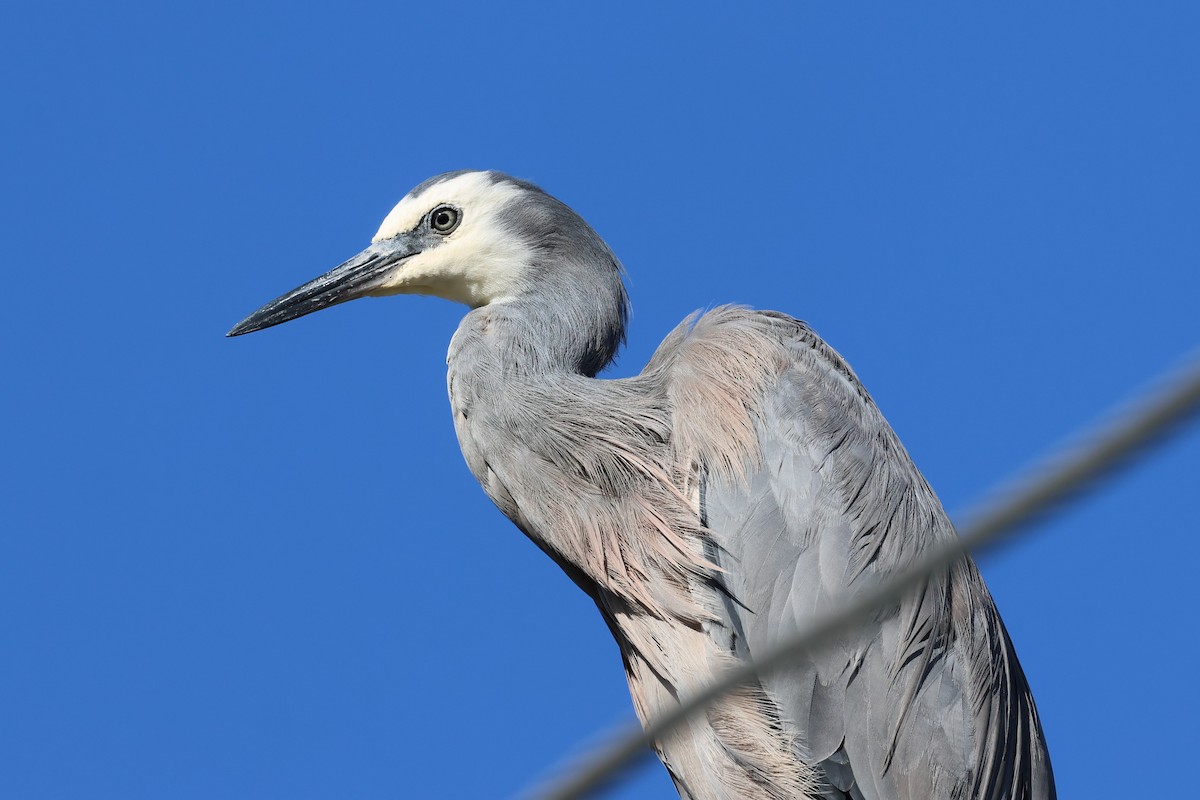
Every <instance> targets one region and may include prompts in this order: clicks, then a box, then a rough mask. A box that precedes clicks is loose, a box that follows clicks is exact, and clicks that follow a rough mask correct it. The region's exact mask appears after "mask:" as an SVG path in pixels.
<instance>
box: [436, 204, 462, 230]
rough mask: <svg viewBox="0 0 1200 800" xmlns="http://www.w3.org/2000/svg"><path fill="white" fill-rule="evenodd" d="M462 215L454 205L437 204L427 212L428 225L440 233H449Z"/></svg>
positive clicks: (455, 226)
mask: <svg viewBox="0 0 1200 800" xmlns="http://www.w3.org/2000/svg"><path fill="white" fill-rule="evenodd" d="M460 219H462V215H461V214H459V213H458V209H457V208H455V207H454V206H438V207H437V208H435V209H434V210H433V211H431V212H429V227H431V228H433V229H434V230H435V231H437V232H438V233H441V234H446V233H450V232H451V231H453V230H454V229H455V228H457V227H458V222H459V220H460Z"/></svg>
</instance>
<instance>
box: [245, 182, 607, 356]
mask: <svg viewBox="0 0 1200 800" xmlns="http://www.w3.org/2000/svg"><path fill="white" fill-rule="evenodd" d="M606 274H607V282H608V283H609V284H611V282H612V280H613V279H615V283H616V289H612V288H611V285H610V286H609V287H608V289H607V291H606V292H602V294H604V293H607V294H610V295H612V296H613V297H614V300H615V302H616V303H618V304H623V303H624V302H625V295H624V288H623V287H622V286H621V282H620V266H619V264H618V263H617V261H616V259H615V258H614V257H613V255H612V253H611V252H610V251H609V249H608V247H607V246H606V245H605V244H604V242H603V241H602V240H601V239H600V237H599V236H598V235H596V233H595V232H594V231H593V230H592V229H591V227H590V226H588V224H587V223H586V222H584V221H583V220H582V219H581V218H580V217H579V216H578V215H577V214H575V212H573V211H572V210H571V209H570V208H568V207H567V206H566V205H565V204H563V203H562V202H560V201H558V200H556V199H555V198H553V197H551V196H550V195H548V194H546V193H545V192H543V191H542V190H540V189H538V188H537V187H536V186H533V185H532V184H529V183H526V182H524V181H520V180H517V179H515V178H510V177H509V176H507V175H503V174H501V173H498V172H477V171H463V172H448V173H445V174H443V175H438V176H436V177H433V178H430V179H429V180H427V181H425V182H424V183H422V184H421V185H419V186H417V187H416V188H415V189H413V190H412V191H411V192H409V193H408V194H407V195H406V196H405V197H404V199H402V200H401V201H400V202H399V203H398V204H397V205H396V207H395V208H393V209H392V211H391V213H389V214H388V215H387V217H386V218H385V219H384V220H383V224H382V225H380V227H379V232H378V233H376V234H375V237H374V239H372V243H371V245H370V247H368V248H367V249H365V250H363V251H362V252H361V253H359V254H358V255H356V256H354V257H353V258H351V259H350V260H349V261H346V262H345V263H343V264H341V265H340V266H338V267H335V268H334V269H332V270H330V271H329V272H327V273H325V274H324V275H322V276H320V277H319V278H316V279H314V280H312V281H309V282H308V283H306V284H304V285H303V286H300V287H298V288H296V289H294V290H292V291H290V292H288V293H287V294H284V295H282V296H280V297H278V298H276V299H275V300H272V301H271V302H270V303H268V304H266V305H265V306H263V307H262V308H260V309H259V310H258V311H255V312H254V313H253V314H251V315H250V316H249V317H247V318H246V319H244V320H242V321H241V322H239V323H238V324H237V325H236V326H234V328H233V330H231V331H229V333H228V335H229V336H238V335H241V334H243V333H250V332H251V331H257V330H261V329H263V328H269V327H271V326H272V325H278V324H280V323H282V322H287V321H289V320H292V319H296V318H297V317H301V316H304V315H305V314H310V313H312V312H314V311H319V310H321V309H323V308H327V307H329V306H332V305H336V304H338V303H344V302H346V301H347V300H353V299H355V298H358V297H381V296H385V295H393V294H425V295H433V296H436V297H442V298H445V299H447V300H453V301H455V302H459V303H464V304H466V305H467V306H470V307H471V308H479V307H480V306H485V305H489V304H491V303H496V302H502V301H505V300H511V299H516V298H519V297H522V296H527V295H529V294H531V293H534V292H537V291H543V292H544V291H546V290H547V287H551V288H557V289H558V290H559V293H560V295H565V294H573V293H578V292H580V290H582V291H584V292H587V291H589V283H596V284H597V285H599V284H600V283H601V282H602V281H604V280H605V278H606ZM590 296H591V297H593V298H594V297H596V296H597V292H595V291H590ZM622 309H623V305H622ZM621 316H622V317H623V316H624V314H623V311H622V314H621Z"/></svg>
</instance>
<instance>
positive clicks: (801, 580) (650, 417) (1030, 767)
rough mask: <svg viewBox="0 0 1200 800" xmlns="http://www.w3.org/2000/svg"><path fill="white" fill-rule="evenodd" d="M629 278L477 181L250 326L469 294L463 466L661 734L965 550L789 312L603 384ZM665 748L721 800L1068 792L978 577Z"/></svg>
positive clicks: (426, 199)
mask: <svg viewBox="0 0 1200 800" xmlns="http://www.w3.org/2000/svg"><path fill="white" fill-rule="evenodd" d="M621 274H622V271H621V267H620V264H619V263H618V261H617V259H616V257H615V256H614V255H613V254H612V252H611V251H610V250H609V248H608V246H607V245H605V243H604V242H603V241H602V240H601V239H600V237H599V236H598V235H597V234H596V233H595V231H593V230H592V228H591V227H589V226H588V224H587V223H586V222H584V221H583V220H582V219H581V218H580V217H579V216H578V215H576V214H575V213H574V212H573V211H572V210H571V209H570V208H568V207H567V206H566V205H564V204H563V203H561V202H560V201H558V200H556V199H555V198H553V197H551V196H550V195H548V194H546V193H545V192H543V191H541V190H540V189H538V188H537V187H535V186H533V185H531V184H529V183H526V182H524V181H520V180H516V179H513V178H510V177H508V176H506V175H502V174H499V173H496V172H472V171H466V172H453V173H447V174H445V175H439V176H437V177H435V178H431V179H430V180H428V181H426V182H424V183H422V184H421V185H420V186H418V187H417V188H415V189H413V190H412V191H411V192H410V193H409V194H408V195H407V196H406V197H405V198H404V199H403V200H401V201H400V203H399V204H398V205H397V206H396V207H395V209H393V210H392V212H391V213H390V214H388V216H387V218H386V219H385V220H384V221H383V225H382V227H381V228H380V229H379V233H378V234H376V236H375V238H374V240H373V243H372V244H371V246H370V247H368V248H367V249H366V250H364V251H362V252H361V253H359V254H358V255H356V256H355V257H354V258H352V259H350V260H349V261H347V262H346V263H344V264H342V265H341V266H339V267H337V268H335V269H334V270H332V271H331V272H329V273H327V274H325V275H323V276H321V277H319V278H317V279H316V280H313V281H311V282H309V283H307V284H305V285H303V286H301V287H300V288H298V289H296V290H295V291H292V292H289V293H288V294H285V295H283V296H282V297H280V298H279V299H277V300H274V301H272V302H271V303H268V304H267V305H266V306H264V307H263V308H262V309H260V310H258V311H256V312H254V313H253V314H251V315H250V316H249V317H248V318H246V319H245V320H244V321H242V322H241V323H239V324H238V325H237V327H235V328H234V329H233V330H232V331H230V332H229V335H230V336H236V335H238V334H243V333H249V332H251V331H256V330H260V329H262V328H266V327H269V326H272V325H277V324H279V323H281V322H286V321H288V320H291V319H295V318H296V317H299V316H302V315H304V314H308V313H310V312H312V311H317V310H319V309H322V308H325V307H327V306H331V305H334V304H336V303H341V302H344V301H346V300H352V299H354V298H357V297H364V296H370V297H378V296H382V295H391V294H427V295H435V296H438V297H443V298H446V299H448V300H454V301H457V302H460V303H464V304H466V305H467V306H468V307H469V308H470V309H471V310H470V311H469V312H468V313H467V315H466V316H465V317H464V318H463V321H462V324H461V325H459V328H458V332H457V333H455V335H454V338H453V340H452V342H451V344H450V353H449V359H448V363H449V378H448V381H449V389H450V403H451V406H452V408H453V413H454V424H455V429H456V430H457V432H458V439H459V443H460V444H461V446H462V452H463V456H464V457H465V458H466V461H467V464H468V465H469V466H470V468H471V471H472V472H473V473H474V475H475V477H476V478H477V479H478V480H479V483H480V484H481V485H482V486H483V489H484V491H485V492H487V495H488V497H490V498H491V499H492V501H493V502H494V503H495V504H496V505H497V506H498V507H499V509H500V510H501V511H502V512H503V513H504V514H505V515H506V516H507V517H508V518H509V519H510V520H512V521H513V523H515V524H516V526H517V527H518V528H520V529H521V530H522V531H523V532H524V533H525V534H526V535H527V536H529V538H531V539H532V540H533V541H534V542H536V543H537V545H538V546H539V547H540V548H541V549H542V550H544V551H545V552H546V554H547V555H549V556H550V557H551V558H552V559H554V560H555V561H556V562H557V563H558V564H559V566H561V567H562V568H563V569H564V570H566V572H567V573H568V574H569V575H570V576H571V578H572V579H574V581H575V582H576V583H577V584H578V585H579V586H580V588H582V589H583V590H584V591H585V592H587V593H588V595H590V596H591V597H592V599H593V600H595V602H596V605H597V607H598V608H599V609H600V613H601V614H603V615H604V619H605V621H606V622H607V623H608V625H609V627H610V629H611V630H612V632H613V635H614V636H615V637H616V640H617V643H618V645H619V646H620V650H621V655H622V658H623V661H624V665H625V671H626V674H627V676H628V678H629V688H630V692H631V693H632V695H633V702H634V706H635V708H636V710H637V713H638V715H639V717H640V718H641V719H642V720H643V721H645V720H646V719H647V718H650V717H653V716H655V715H657V714H659V713H660V712H662V711H664V710H667V709H669V708H671V707H672V706H673V705H674V704H676V703H677V702H678V698H680V697H682V696H686V695H687V694H689V693H690V692H692V691H693V690H695V689H697V688H699V687H700V686H701V685H702V684H704V683H705V682H706V681H707V680H708V679H709V678H710V676H711V675H713V674H714V673H715V672H718V671H720V670H722V669H724V668H726V667H728V666H730V665H731V664H733V663H735V662H737V661H739V660H743V659H747V658H753V657H754V656H755V655H756V654H758V653H761V652H763V651H764V650H765V649H766V648H768V647H769V646H770V645H771V644H772V643H774V642H776V641H777V640H778V639H779V638H780V637H784V636H787V635H788V634H789V632H790V631H793V630H794V629H795V627H796V626H797V624H798V622H799V621H802V620H805V619H808V618H810V617H811V616H812V615H814V614H817V613H819V612H822V611H824V610H827V609H829V608H831V607H833V606H835V605H837V604H838V603H839V602H840V601H842V600H844V599H845V598H846V597H848V596H850V595H852V594H853V593H854V592H855V591H856V590H858V589H860V588H862V587H864V586H869V585H874V584H876V583H877V582H879V581H880V580H882V579H884V578H886V577H887V576H888V575H890V574H892V573H894V572H895V571H897V570H899V569H901V568H904V567H907V566H910V565H911V564H912V563H913V562H914V560H916V559H918V558H919V557H920V556H921V555H922V553H923V552H926V551H927V550H928V549H929V548H930V547H932V546H934V545H936V544H938V543H940V542H944V541H946V540H947V539H949V538H950V537H954V536H955V532H954V528H953V527H952V525H951V523H950V520H949V519H948V518H947V516H946V513H945V511H943V510H942V507H941V504H940V503H939V502H938V499H937V497H936V496H935V495H934V493H933V491H932V490H931V489H930V488H929V486H928V484H927V483H926V482H925V480H924V478H923V477H922V476H921V474H920V473H919V472H918V471H917V469H916V467H915V466H914V465H913V463H912V461H911V460H910V458H909V456H908V454H907V453H906V452H905V450H904V448H903V447H902V446H901V444H900V442H899V440H898V439H897V438H896V435H895V433H893V431H892V429H891V428H890V427H889V426H888V424H887V422H886V421H885V420H884V418H883V416H882V415H881V414H880V412H879V410H878V409H877V408H876V407H875V404H874V402H872V400H871V397H870V396H869V395H868V394H867V391H866V389H864V388H863V386H862V384H861V383H860V382H859V380H858V378H857V377H856V376H855V374H854V373H853V372H852V371H851V369H850V367H849V366H848V365H847V364H846V362H845V361H843V360H842V358H841V357H840V356H839V355H838V354H837V353H836V352H834V350H833V349H832V348H830V347H829V345H827V344H825V342H824V341H822V340H821V339H820V338H819V337H818V336H817V335H816V334H815V333H813V332H812V330H810V329H809V328H808V327H807V326H806V325H805V324H804V323H802V322H799V321H797V320H795V319H793V318H791V317H789V316H786V315H784V314H780V313H777V312H773V311H754V310H750V309H747V308H741V307H732V306H727V307H722V308H717V309H714V310H712V311H709V312H707V313H704V314H698V315H694V316H692V317H689V318H688V319H687V320H685V321H684V322H683V323H682V324H681V325H679V326H678V327H677V328H676V329H675V330H674V331H672V332H671V333H670V334H669V335H668V336H667V338H666V340H665V341H664V342H663V343H662V345H660V346H659V348H658V350H657V352H655V354H654V356H653V358H651V359H650V363H649V364H647V365H646V368H645V369H644V370H643V371H642V373H641V374H640V375H637V376H635V377H631V378H623V379H618V380H601V379H597V378H596V374H597V373H598V372H600V370H602V369H603V368H604V367H605V366H606V365H607V364H608V363H609V362H610V361H611V360H612V359H613V356H614V355H615V353H616V351H617V348H618V347H619V346H620V345H621V344H622V342H623V340H624V336H625V325H626V320H627V316H628V298H627V296H626V293H625V288H624V285H623V283H622V279H621ZM656 749H657V751H658V755H659V757H660V758H661V759H662V762H663V764H665V765H666V767H667V770H668V771H669V772H670V774H671V777H672V778H673V779H674V781H675V785H676V787H677V788H678V790H679V794H680V795H681V796H682V797H685V798H694V799H695V800H702V799H703V800H708V799H709V798H711V799H712V800H724V799H732V798H747V799H748V798H780V799H782V798H856V799H858V800H892V799H893V798H897V799H898V798H904V800H929V798H991V799H998V798H1031V799H1034V798H1036V799H1037V800H1042V799H1044V798H1053V797H1054V786H1053V778H1052V775H1051V770H1050V762H1049V758H1048V756H1047V753H1046V746H1045V742H1044V740H1043V736H1042V731H1041V726H1040V724H1039V722H1038V716H1037V711H1036V710H1035V708H1034V703H1033V698H1032V697H1031V695H1030V691H1029V686H1028V685H1027V683H1026V681H1025V676H1024V675H1023V674H1022V672H1021V667H1020V665H1019V664H1018V663H1017V657H1016V654H1015V652H1014V651H1013V646H1012V643H1011V642H1010V641H1009V637H1008V634H1007V633H1006V632H1005V629H1004V625H1003V623H1002V622H1001V621H1000V617H999V615H998V614H997V612H996V607H995V605H994V604H993V602H992V598H991V596H990V595H989V594H988V590H987V588H986V587H985V586H984V583H983V580H982V579H981V578H980V576H979V573H978V571H977V570H976V568H975V566H974V564H973V563H971V562H970V561H969V560H967V561H962V562H959V563H958V565H957V566H955V567H954V568H953V569H951V570H950V571H949V572H947V573H943V574H940V575H938V576H935V577H932V578H930V579H929V580H928V581H927V582H926V583H925V584H924V586H923V587H922V589H921V591H919V592H917V593H915V594H912V595H910V596H909V597H908V599H906V600H904V601H902V602H900V603H898V604H896V605H895V606H894V607H891V608H889V609H886V610H885V611H883V612H880V613H879V614H877V615H876V616H875V617H874V618H872V619H871V620H870V621H868V622H866V623H864V624H862V625H860V626H858V627H856V628H854V629H852V630H846V631H845V632H844V633H843V634H842V635H841V636H840V637H839V638H838V639H837V641H836V642H835V643H834V644H833V645H832V646H829V647H825V648H821V649H819V650H817V651H814V652H812V653H810V654H808V655H806V656H804V657H802V658H798V659H797V660H796V661H795V662H794V663H792V664H790V665H789V666H788V667H787V668H786V669H783V670H780V671H777V672H774V673H771V674H770V675H767V676H765V677H763V678H761V679H760V680H759V682H758V683H756V684H754V685H752V686H750V687H747V688H744V689H742V690H740V691H737V692H733V693H731V694H728V695H726V696H724V697H723V698H721V699H720V700H718V701H716V702H715V703H714V704H713V705H711V706H710V707H709V708H708V709H707V712H706V713H705V714H702V715H700V716H697V717H693V718H691V720H690V721H689V722H688V723H687V724H684V725H682V726H680V727H678V728H676V729H675V730H674V731H673V732H672V733H670V734H669V735H667V736H666V737H664V738H662V739H660V740H659V741H657V742H656Z"/></svg>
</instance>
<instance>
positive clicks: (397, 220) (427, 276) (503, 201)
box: [371, 172, 530, 308]
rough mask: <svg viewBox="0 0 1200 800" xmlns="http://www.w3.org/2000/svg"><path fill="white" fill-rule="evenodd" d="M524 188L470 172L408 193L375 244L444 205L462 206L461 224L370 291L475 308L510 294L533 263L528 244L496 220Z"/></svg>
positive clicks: (385, 223)
mask: <svg viewBox="0 0 1200 800" xmlns="http://www.w3.org/2000/svg"><path fill="white" fill-rule="evenodd" d="M523 191H524V190H522V189H521V188H519V187H517V186H514V185H513V184H511V183H508V182H505V181H500V182H495V181H493V180H492V179H491V177H490V176H489V175H488V174H487V173H484V172H468V173H465V174H463V175H459V176H457V177H455V178H451V179H450V180H447V181H443V182H441V183H438V184H435V185H433V186H430V187H429V188H427V189H425V190H424V191H423V192H421V193H420V194H419V195H416V196H414V195H411V194H410V195H408V196H406V197H405V198H404V199H403V200H401V201H400V202H399V203H397V204H396V207H395V208H393V209H392V211H391V213H390V214H388V215H387V217H386V218H385V219H384V220H383V224H382V225H380V226H379V232H378V233H376V234H375V237H374V238H373V239H372V240H371V241H372V242H379V241H382V240H384V239H390V238H391V237H393V236H395V235H397V234H400V233H406V232H408V231H411V230H413V229H415V228H416V227H417V226H418V225H420V224H422V221H423V220H424V218H425V215H426V214H428V213H429V212H430V211H431V210H432V209H434V208H437V207H438V206H440V205H443V204H445V205H451V206H454V207H455V208H457V209H458V210H459V213H460V214H461V222H459V225H458V227H457V228H455V229H454V231H453V232H452V233H450V234H449V235H447V236H446V238H445V240H444V241H442V242H441V243H440V244H439V245H437V246H436V247H433V248H430V249H429V250H427V251H425V252H423V253H419V254H417V255H415V256H412V257H411V258H408V259H406V260H405V261H404V262H403V263H401V264H400V265H399V266H398V267H397V268H396V270H395V272H394V273H393V274H392V275H389V276H388V278H387V279H386V280H385V281H384V282H383V284H382V285H381V286H380V288H379V289H376V290H375V291H373V292H371V294H372V295H376V296H379V295H389V294H428V295H434V296H436V297H441V298H444V299H446V300H453V301H455V302H458V303H465V304H466V305H468V306H471V307H472V308H478V307H479V306H483V305H487V304H488V303H493V302H496V301H499V300H504V299H507V298H509V297H512V296H513V294H515V292H516V291H517V289H518V288H519V285H520V276H521V274H522V273H523V272H524V271H525V269H526V268H527V266H528V264H529V254H530V247H529V244H528V243H526V242H524V241H522V240H521V239H520V238H519V237H517V236H514V235H513V234H512V233H511V232H510V231H509V230H508V229H507V228H505V227H504V226H503V225H501V224H500V223H499V221H498V215H499V212H500V211H501V209H503V208H504V207H505V206H506V205H507V204H508V203H510V202H520V199H519V195H520V194H522V193H523Z"/></svg>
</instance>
